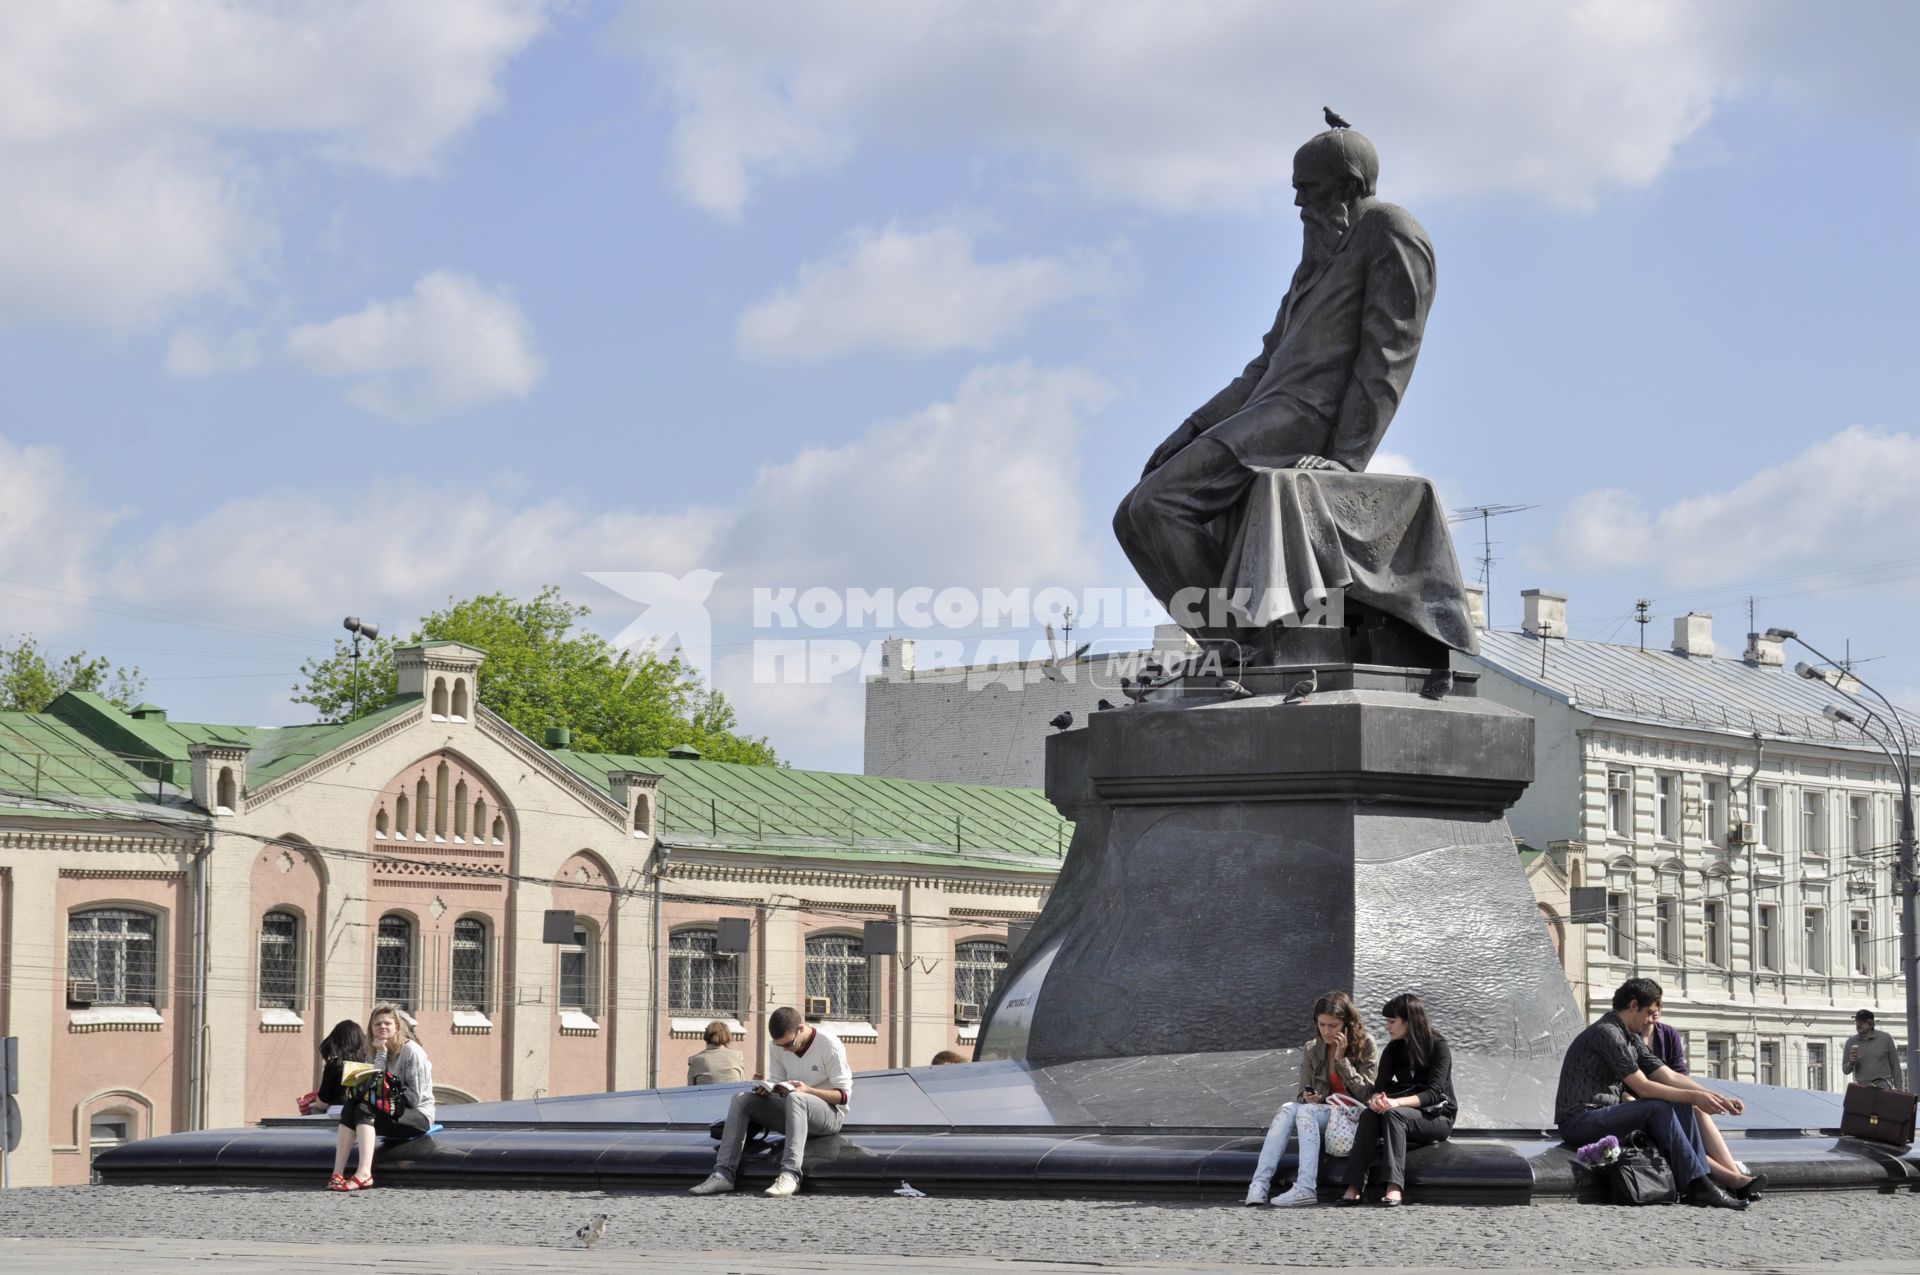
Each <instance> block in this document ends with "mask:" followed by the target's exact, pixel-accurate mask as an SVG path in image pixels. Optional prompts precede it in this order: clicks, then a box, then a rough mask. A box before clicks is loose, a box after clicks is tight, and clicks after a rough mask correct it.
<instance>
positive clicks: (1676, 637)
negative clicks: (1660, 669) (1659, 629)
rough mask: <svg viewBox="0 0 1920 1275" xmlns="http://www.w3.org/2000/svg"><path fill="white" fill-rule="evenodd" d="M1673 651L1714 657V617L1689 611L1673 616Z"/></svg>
mask: <svg viewBox="0 0 1920 1275" xmlns="http://www.w3.org/2000/svg"><path fill="white" fill-rule="evenodd" d="M1673 651H1674V654H1676V655H1692V656H1697V657H1699V658H1700V659H1703V660H1706V659H1712V658H1713V617H1712V616H1711V615H1708V614H1706V613H1704V612H1700V611H1689V612H1687V613H1686V614H1685V615H1676V616H1675V617H1673Z"/></svg>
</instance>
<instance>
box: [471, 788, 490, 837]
mask: <svg viewBox="0 0 1920 1275" xmlns="http://www.w3.org/2000/svg"><path fill="white" fill-rule="evenodd" d="M486 835H487V799H486V798H485V797H479V798H476V799H475V800H474V803H473V839H474V840H475V841H479V840H481V839H482V838H484V837H485V836H486Z"/></svg>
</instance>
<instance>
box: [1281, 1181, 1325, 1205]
mask: <svg viewBox="0 0 1920 1275" xmlns="http://www.w3.org/2000/svg"><path fill="white" fill-rule="evenodd" d="M1319 1202H1320V1193H1319V1192H1318V1191H1316V1190H1314V1189H1313V1188H1312V1187H1310V1186H1299V1185H1295V1186H1294V1187H1293V1189H1292V1190H1290V1191H1288V1192H1286V1193H1285V1194H1284V1195H1276V1196H1274V1197H1273V1199H1272V1200H1271V1201H1269V1203H1271V1204H1272V1205H1273V1207H1274V1208H1276V1209H1294V1208H1299V1207H1300V1206H1301V1205H1303V1204H1318V1203H1319Z"/></svg>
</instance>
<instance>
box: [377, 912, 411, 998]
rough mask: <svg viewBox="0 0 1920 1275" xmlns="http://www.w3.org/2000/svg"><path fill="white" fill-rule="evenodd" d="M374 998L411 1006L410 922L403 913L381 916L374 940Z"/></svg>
mask: <svg viewBox="0 0 1920 1275" xmlns="http://www.w3.org/2000/svg"><path fill="white" fill-rule="evenodd" d="M373 999H374V1001H375V1002H376V1003H377V1004H381V1005H398V1006H399V1007H400V1008H401V1009H404V1010H407V1011H409V1012H411V1011H412V1009H413V922H411V921H409V920H407V918H406V917H404V916H383V917H381V918H380V929H379V932H378V934H377V935H376V937H375V938H374V941H373Z"/></svg>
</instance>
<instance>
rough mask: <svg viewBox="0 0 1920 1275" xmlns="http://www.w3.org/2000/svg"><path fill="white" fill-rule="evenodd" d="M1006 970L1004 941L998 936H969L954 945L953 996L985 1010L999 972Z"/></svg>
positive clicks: (998, 980)
mask: <svg viewBox="0 0 1920 1275" xmlns="http://www.w3.org/2000/svg"><path fill="white" fill-rule="evenodd" d="M1006 972H1007V945H1006V944H1005V943H1002V942H1000V941H999V940H998V939H970V940H968V941H967V942H965V943H960V944H956V945H955V946H954V949H953V999H954V1003H955V1004H960V1005H972V1006H974V1007H975V1008H974V1012H975V1013H976V1014H979V1013H983V1012H985V1010H986V1008H987V1004H988V1003H989V1002H990V1001H992V1000H993V992H994V989H995V988H997V987H999V986H1000V976H1001V975H1002V974H1004V973H1006Z"/></svg>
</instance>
